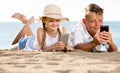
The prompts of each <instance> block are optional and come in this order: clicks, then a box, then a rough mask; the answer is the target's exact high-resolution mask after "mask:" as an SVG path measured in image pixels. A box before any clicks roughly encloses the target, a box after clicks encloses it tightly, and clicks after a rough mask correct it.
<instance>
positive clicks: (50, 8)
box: [39, 4, 69, 21]
mask: <svg viewBox="0 0 120 73" xmlns="http://www.w3.org/2000/svg"><path fill="white" fill-rule="evenodd" d="M43 14H44V15H43V16H40V17H39V18H40V19H39V20H40V21H41V20H42V19H43V18H44V17H49V18H53V19H60V20H62V21H69V19H68V18H65V17H63V16H62V14H61V8H60V7H59V6H57V5H53V4H50V5H47V6H45V8H44V12H43Z"/></svg>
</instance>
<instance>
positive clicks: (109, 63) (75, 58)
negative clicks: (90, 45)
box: [0, 51, 120, 73]
mask: <svg viewBox="0 0 120 73" xmlns="http://www.w3.org/2000/svg"><path fill="white" fill-rule="evenodd" d="M0 73H120V52H111V53H107V52H102V53H91V52H84V51H72V52H66V53H64V52H39V51H0Z"/></svg>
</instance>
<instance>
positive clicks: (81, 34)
mask: <svg viewBox="0 0 120 73" xmlns="http://www.w3.org/2000/svg"><path fill="white" fill-rule="evenodd" d="M71 39H72V44H73V46H74V47H75V45H77V44H78V43H83V44H85V43H88V42H90V41H92V40H93V37H92V36H91V35H90V34H89V33H88V31H87V29H86V26H85V25H84V24H82V23H80V24H76V25H75V26H74V27H73V29H72V32H71ZM107 49H108V45H107V43H103V44H100V45H98V46H96V47H95V48H94V49H93V51H107Z"/></svg>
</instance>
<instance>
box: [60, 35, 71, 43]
mask: <svg viewBox="0 0 120 73" xmlns="http://www.w3.org/2000/svg"><path fill="white" fill-rule="evenodd" d="M68 39H69V33H65V34H62V36H61V41H62V42H63V43H64V44H67V43H68Z"/></svg>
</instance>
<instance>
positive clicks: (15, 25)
mask: <svg viewBox="0 0 120 73" xmlns="http://www.w3.org/2000/svg"><path fill="white" fill-rule="evenodd" d="M77 23H78V22H69V23H68V22H65V23H62V25H63V26H65V27H66V28H67V31H68V32H70V31H71V29H72V27H73V26H74V25H75V24H77ZM104 25H109V27H110V31H111V33H112V36H113V41H114V42H115V44H116V45H117V47H118V48H119V50H120V21H114V22H113V21H108V22H104ZM23 26H24V24H22V23H21V22H0V49H5V48H9V47H10V45H11V43H12V41H13V40H14V38H15V37H16V35H17V33H18V32H19V31H20V30H21V29H22V27H23ZM40 26H42V25H41V24H40V23H33V24H31V26H30V27H31V29H32V31H33V33H34V35H36V30H37V28H38V27H40Z"/></svg>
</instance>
